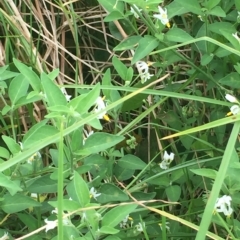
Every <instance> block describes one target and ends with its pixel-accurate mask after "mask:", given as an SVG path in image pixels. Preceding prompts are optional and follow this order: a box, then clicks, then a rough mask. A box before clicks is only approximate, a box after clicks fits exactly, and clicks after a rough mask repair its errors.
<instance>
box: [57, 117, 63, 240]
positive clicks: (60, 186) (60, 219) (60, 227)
mask: <svg viewBox="0 0 240 240" xmlns="http://www.w3.org/2000/svg"><path fill="white" fill-rule="evenodd" d="M63 121H64V120H62V122H61V127H60V142H59V154H58V240H62V239H63V158H64V148H63V140H64V138H63V130H64V123H63Z"/></svg>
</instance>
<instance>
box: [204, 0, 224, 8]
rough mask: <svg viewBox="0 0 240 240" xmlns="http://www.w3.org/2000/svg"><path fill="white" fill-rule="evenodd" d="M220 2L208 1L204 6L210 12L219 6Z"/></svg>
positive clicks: (218, 0)
mask: <svg viewBox="0 0 240 240" xmlns="http://www.w3.org/2000/svg"><path fill="white" fill-rule="evenodd" d="M220 1H221V0H208V1H205V3H204V5H205V7H206V8H207V9H208V10H210V9H212V8H214V7H215V6H217V5H218V4H219V3H220Z"/></svg>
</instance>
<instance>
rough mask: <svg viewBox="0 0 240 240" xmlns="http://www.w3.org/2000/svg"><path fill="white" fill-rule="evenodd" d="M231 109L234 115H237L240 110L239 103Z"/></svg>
mask: <svg viewBox="0 0 240 240" xmlns="http://www.w3.org/2000/svg"><path fill="white" fill-rule="evenodd" d="M230 110H231V113H232V114H233V115H236V114H238V113H239V112H240V107H239V106H238V105H233V106H232V107H230Z"/></svg>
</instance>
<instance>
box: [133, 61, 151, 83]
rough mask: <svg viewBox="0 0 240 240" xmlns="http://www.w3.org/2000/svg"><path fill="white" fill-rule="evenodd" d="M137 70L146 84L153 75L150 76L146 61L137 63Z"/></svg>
mask: <svg viewBox="0 0 240 240" xmlns="http://www.w3.org/2000/svg"><path fill="white" fill-rule="evenodd" d="M136 66H137V69H138V71H139V74H140V78H141V82H142V83H145V82H146V81H147V80H149V79H150V78H151V77H152V76H153V74H150V73H149V72H148V71H149V68H148V64H147V63H145V62H144V61H138V62H136Z"/></svg>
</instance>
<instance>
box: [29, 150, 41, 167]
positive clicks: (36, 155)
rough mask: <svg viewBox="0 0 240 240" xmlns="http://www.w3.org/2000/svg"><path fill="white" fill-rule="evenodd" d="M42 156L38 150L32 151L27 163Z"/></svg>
mask: <svg viewBox="0 0 240 240" xmlns="http://www.w3.org/2000/svg"><path fill="white" fill-rule="evenodd" d="M41 157H42V156H41V154H40V152H36V153H34V154H33V155H32V156H31V157H30V158H28V160H27V163H29V164H32V163H33V162H34V161H36V160H38V159H40V158H41Z"/></svg>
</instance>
